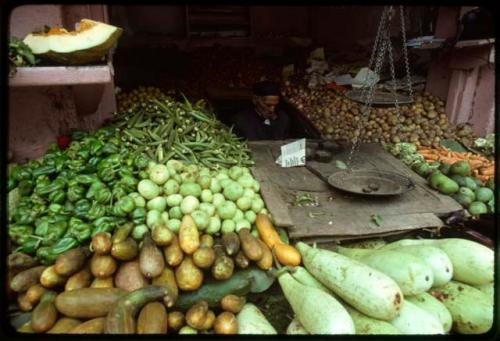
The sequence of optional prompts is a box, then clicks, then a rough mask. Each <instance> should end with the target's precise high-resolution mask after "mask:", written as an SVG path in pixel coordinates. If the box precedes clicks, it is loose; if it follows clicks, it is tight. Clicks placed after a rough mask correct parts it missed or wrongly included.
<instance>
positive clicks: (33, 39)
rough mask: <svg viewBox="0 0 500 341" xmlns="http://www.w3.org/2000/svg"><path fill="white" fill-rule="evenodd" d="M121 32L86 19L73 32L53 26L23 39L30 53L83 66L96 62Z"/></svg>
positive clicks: (113, 44)
mask: <svg viewBox="0 0 500 341" xmlns="http://www.w3.org/2000/svg"><path fill="white" fill-rule="evenodd" d="M122 31H123V30H122V29H121V28H119V27H116V26H112V25H108V24H105V23H101V22H98V21H94V20H90V19H82V20H81V21H80V22H79V23H77V24H76V25H75V31H71V32H68V31H67V30H65V29H64V28H60V27H53V28H51V29H50V30H49V31H48V32H34V33H30V34H28V35H27V36H26V37H25V38H24V43H25V44H26V45H28V46H29V47H30V48H31V50H32V51H33V54H35V55H39V56H41V57H43V58H47V59H50V60H53V61H55V62H59V63H62V64H70V65H71V64H87V63H92V62H96V61H99V60H100V59H101V58H102V57H104V56H105V55H106V54H107V53H108V51H109V50H110V49H111V48H112V47H114V46H115V45H116V42H117V41H118V38H119V37H120V35H121V34H122Z"/></svg>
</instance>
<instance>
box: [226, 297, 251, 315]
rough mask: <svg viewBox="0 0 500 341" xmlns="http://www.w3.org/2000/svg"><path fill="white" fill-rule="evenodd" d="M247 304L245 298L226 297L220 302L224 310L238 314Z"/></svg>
mask: <svg viewBox="0 0 500 341" xmlns="http://www.w3.org/2000/svg"><path fill="white" fill-rule="evenodd" d="M245 303H246V298H245V297H243V296H236V295H232V294H231V295H226V296H224V297H223V298H222V300H221V301H220V306H221V308H222V310H224V311H229V312H231V313H233V314H237V313H239V312H240V310H241V309H242V308H243V306H244V305H245Z"/></svg>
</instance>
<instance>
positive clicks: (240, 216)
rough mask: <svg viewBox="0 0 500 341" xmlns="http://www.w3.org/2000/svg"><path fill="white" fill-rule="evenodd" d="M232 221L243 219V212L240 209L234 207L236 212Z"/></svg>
mask: <svg viewBox="0 0 500 341" xmlns="http://www.w3.org/2000/svg"><path fill="white" fill-rule="evenodd" d="M232 219H233V220H234V221H238V220H242V219H245V214H244V213H243V211H242V210H240V209H239V208H238V209H236V213H235V214H234V216H233V218H232Z"/></svg>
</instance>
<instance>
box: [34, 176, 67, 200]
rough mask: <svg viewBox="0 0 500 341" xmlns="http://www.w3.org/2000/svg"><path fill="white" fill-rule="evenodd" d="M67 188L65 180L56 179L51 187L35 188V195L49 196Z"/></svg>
mask: <svg viewBox="0 0 500 341" xmlns="http://www.w3.org/2000/svg"><path fill="white" fill-rule="evenodd" d="M65 187H66V182H65V181H64V180H62V179H55V180H54V181H52V183H50V184H49V185H46V186H43V187H37V188H35V193H36V194H37V195H41V196H43V195H47V194H50V193H52V192H55V191H58V190H63V189H64V188H65Z"/></svg>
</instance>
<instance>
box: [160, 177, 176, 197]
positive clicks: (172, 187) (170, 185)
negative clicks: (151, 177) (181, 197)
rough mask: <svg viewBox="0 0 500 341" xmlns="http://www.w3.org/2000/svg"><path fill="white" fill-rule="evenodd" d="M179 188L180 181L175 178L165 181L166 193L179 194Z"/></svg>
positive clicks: (164, 188)
mask: <svg viewBox="0 0 500 341" xmlns="http://www.w3.org/2000/svg"><path fill="white" fill-rule="evenodd" d="M179 189H180V186H179V183H178V182H177V181H175V180H174V179H168V180H167V182H165V185H163V192H164V193H165V195H172V194H177V193H179Z"/></svg>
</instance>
